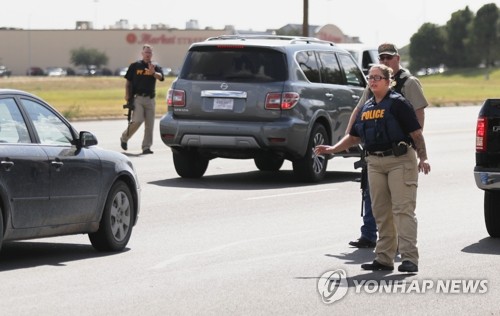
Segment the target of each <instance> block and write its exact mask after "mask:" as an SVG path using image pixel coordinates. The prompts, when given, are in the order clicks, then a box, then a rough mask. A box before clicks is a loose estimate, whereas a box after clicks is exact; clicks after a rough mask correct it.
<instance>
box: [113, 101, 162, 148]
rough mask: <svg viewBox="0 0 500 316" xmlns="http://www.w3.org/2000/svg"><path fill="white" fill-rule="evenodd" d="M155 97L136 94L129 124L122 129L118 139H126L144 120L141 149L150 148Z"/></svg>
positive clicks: (126, 140)
mask: <svg viewBox="0 0 500 316" xmlns="http://www.w3.org/2000/svg"><path fill="white" fill-rule="evenodd" d="M155 105H156V103H155V98H150V97H141V96H136V97H135V98H134V106H135V109H134V112H133V113H132V119H131V120H130V124H129V126H128V127H127V128H126V129H125V130H124V131H123V133H122V136H121V138H120V140H121V141H122V142H128V140H129V139H130V138H131V137H132V135H134V133H135V132H137V130H138V129H139V127H140V126H141V124H142V122H144V138H143V139H142V150H145V149H150V148H151V146H152V145H153V128H154V124H155Z"/></svg>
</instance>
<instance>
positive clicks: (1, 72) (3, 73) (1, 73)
mask: <svg viewBox="0 0 500 316" xmlns="http://www.w3.org/2000/svg"><path fill="white" fill-rule="evenodd" d="M11 75H12V71H10V69H9V68H7V67H5V66H4V65H0V77H10V76H11Z"/></svg>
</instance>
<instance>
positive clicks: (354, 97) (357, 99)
mask: <svg viewBox="0 0 500 316" xmlns="http://www.w3.org/2000/svg"><path fill="white" fill-rule="evenodd" d="M352 98H353V99H354V100H356V101H359V99H360V97H359V95H355V94H353V95H352Z"/></svg>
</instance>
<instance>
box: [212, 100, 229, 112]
mask: <svg viewBox="0 0 500 316" xmlns="http://www.w3.org/2000/svg"><path fill="white" fill-rule="evenodd" d="M233 106H234V100H233V99H227V98H224V99H221V98H215V99H214V110H233Z"/></svg>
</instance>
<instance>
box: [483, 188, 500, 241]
mask: <svg viewBox="0 0 500 316" xmlns="http://www.w3.org/2000/svg"><path fill="white" fill-rule="evenodd" d="M484 221H485V223H486V230H487V231H488V234H490V236H491V237H495V238H498V237H500V191H484Z"/></svg>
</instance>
